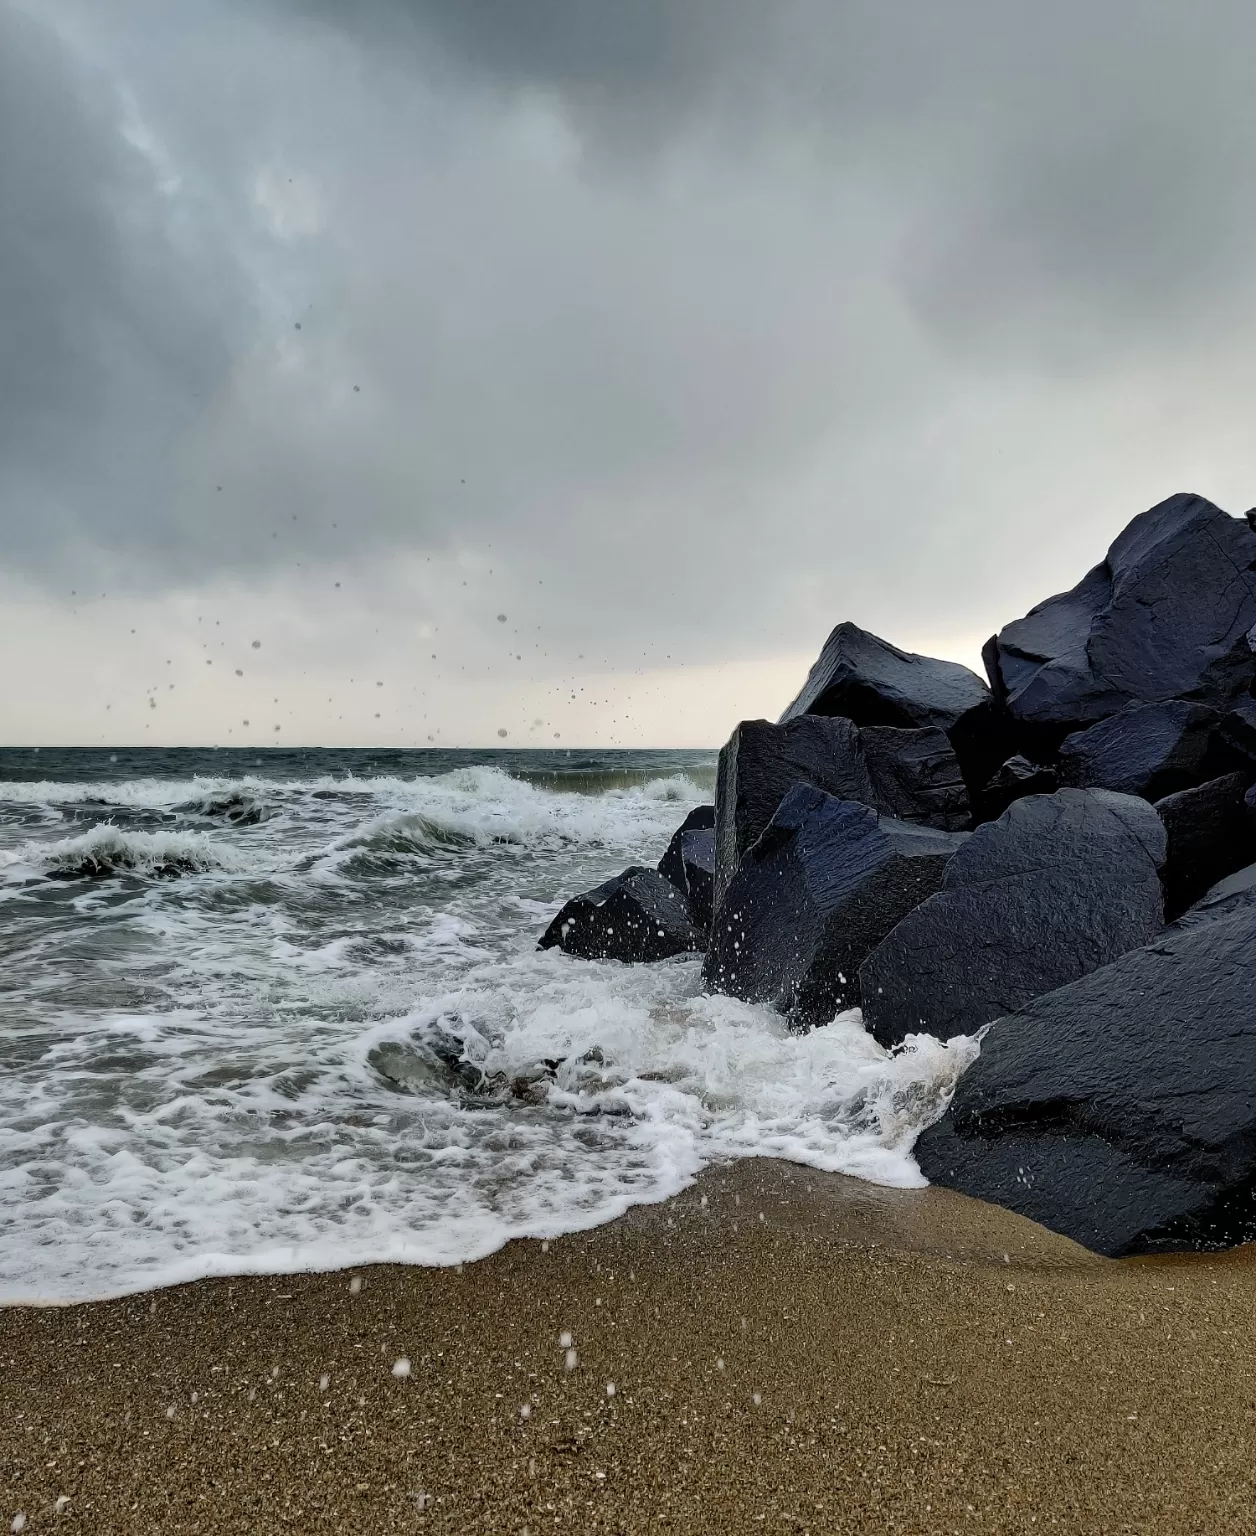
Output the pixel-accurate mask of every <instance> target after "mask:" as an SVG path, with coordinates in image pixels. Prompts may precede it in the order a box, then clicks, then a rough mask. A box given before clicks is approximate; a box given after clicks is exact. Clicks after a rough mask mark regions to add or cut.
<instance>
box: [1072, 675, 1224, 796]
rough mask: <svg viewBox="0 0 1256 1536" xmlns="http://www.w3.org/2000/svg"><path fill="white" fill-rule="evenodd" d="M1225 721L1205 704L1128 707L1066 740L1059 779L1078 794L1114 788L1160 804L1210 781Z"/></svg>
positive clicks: (1177, 702) (1174, 701)
mask: <svg viewBox="0 0 1256 1536" xmlns="http://www.w3.org/2000/svg"><path fill="white" fill-rule="evenodd" d="M1220 719H1221V716H1220V715H1219V714H1218V712H1217V711H1216V710H1215V709H1209V708H1208V707H1207V705H1205V704H1192V703H1191V702H1190V701H1189V700H1186V699H1170V700H1169V701H1168V702H1167V703H1165V704H1127V705H1126V706H1125V708H1124V709H1121V710H1118V711H1117V713H1116V714H1115V715H1110V716H1109V717H1108V718H1107V719H1106V720H1101V721H1100V722H1099V723H1098V724H1097V725H1092V726H1089V727H1088V728H1087V729H1086V730H1084V731H1075V732H1074V733H1073V734H1072V735H1071V736H1066V737H1065V739H1064V741H1063V743H1062V744H1061V746H1060V778H1061V780H1062V781H1063V782H1064V783H1065V784H1067V785H1071V786H1072V787H1073V788H1075V789H1114V790H1116V791H1117V792H1118V793H1120V794H1123V795H1141V796H1142V797H1143V799H1144V800H1160V799H1163V797H1164V796H1165V795H1172V794H1176V793H1177V791H1178V790H1181V789H1189V788H1190V787H1191V786H1192V785H1194V784H1198V783H1199V782H1200V780H1201V779H1204V778H1207V777H1209V774H1208V767H1209V759H1210V758H1212V757H1215V751H1214V747H1213V741H1214V733H1215V731H1216V727H1217V724H1218V722H1219V720H1220Z"/></svg>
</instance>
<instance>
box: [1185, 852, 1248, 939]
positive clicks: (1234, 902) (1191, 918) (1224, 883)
mask: <svg viewBox="0 0 1256 1536" xmlns="http://www.w3.org/2000/svg"><path fill="white" fill-rule="evenodd" d="M1244 907H1256V864H1247V865H1245V866H1244V867H1243V868H1242V869H1237V870H1235V872H1234V873H1233V874H1232V875H1227V876H1226V877H1225V879H1224V880H1218V881H1217V883H1216V885H1214V886H1213V887H1212V889H1211V890H1210V891H1208V892H1206V894H1205V895H1203V896H1201V897H1200V899H1199V900H1198V901H1197V902H1196V903H1195V905H1194V906H1193V907H1191V908H1189V909H1188V910H1187V911H1185V912H1183V913H1182V915H1181V917H1179V918H1178V920H1177V921H1176V922H1175V923H1174V925H1173V927H1174V930H1177V929H1181V928H1193V927H1194V926H1195V924H1196V923H1209V922H1211V921H1212V920H1213V919H1214V918H1217V917H1228V916H1229V915H1230V913H1231V912H1238V911H1240V910H1241V909H1242V908H1244Z"/></svg>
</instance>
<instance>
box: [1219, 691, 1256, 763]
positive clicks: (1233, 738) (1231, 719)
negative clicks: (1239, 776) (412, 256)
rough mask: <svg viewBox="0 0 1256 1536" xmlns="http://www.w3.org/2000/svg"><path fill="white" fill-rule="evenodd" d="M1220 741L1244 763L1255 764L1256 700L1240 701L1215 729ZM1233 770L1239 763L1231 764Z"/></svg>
mask: <svg viewBox="0 0 1256 1536" xmlns="http://www.w3.org/2000/svg"><path fill="white" fill-rule="evenodd" d="M1217 735H1218V737H1219V738H1220V740H1221V741H1222V742H1223V743H1224V744H1225V746H1227V747H1228V748H1229V749H1230V751H1231V752H1233V753H1234V754H1235V756H1236V758H1240V759H1242V761H1243V762H1245V763H1252V764H1256V699H1240V700H1239V701H1238V703H1237V704H1235V706H1234V708H1233V709H1232V710H1231V711H1230V713H1229V714H1228V715H1225V716H1223V717H1222V720H1221V724H1220V725H1219V726H1218V728H1217ZM1233 766H1234V767H1235V768H1237V767H1239V763H1238V762H1235V763H1234V764H1233Z"/></svg>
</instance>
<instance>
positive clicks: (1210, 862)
mask: <svg viewBox="0 0 1256 1536" xmlns="http://www.w3.org/2000/svg"><path fill="white" fill-rule="evenodd" d="M1250 779H1251V775H1250V774H1246V773H1227V774H1225V775H1223V776H1222V777H1221V778H1218V779H1211V780H1210V781H1209V782H1208V783H1207V784H1200V785H1199V786H1198V787H1197V788H1195V789H1184V790H1182V791H1180V793H1178V794H1176V795H1166V796H1165V798H1164V799H1163V800H1157V801H1156V810H1157V811H1158V812H1159V814H1160V819H1161V821H1163V822H1164V826H1165V831H1166V832H1167V834H1168V855H1167V857H1166V859H1165V864H1164V874H1163V879H1164V902H1165V910H1166V913H1167V914H1168V916H1169V917H1171V918H1172V917H1176V916H1177V914H1178V913H1179V912H1182V911H1184V910H1185V909H1186V908H1187V907H1189V906H1190V905H1191V903H1192V902H1193V901H1198V900H1199V899H1200V897H1201V896H1203V895H1204V893H1205V892H1206V891H1207V890H1208V888H1209V886H1212V885H1215V884H1216V883H1217V881H1218V880H1220V879H1222V878H1224V876H1226V875H1231V874H1233V873H1234V871H1235V870H1237V869H1242V867H1243V866H1244V865H1245V864H1250V863H1251V862H1252V860H1253V859H1256V828H1254V827H1253V824H1252V815H1251V811H1250V810H1249V809H1248V806H1247V802H1246V791H1247V786H1248V784H1249V782H1250Z"/></svg>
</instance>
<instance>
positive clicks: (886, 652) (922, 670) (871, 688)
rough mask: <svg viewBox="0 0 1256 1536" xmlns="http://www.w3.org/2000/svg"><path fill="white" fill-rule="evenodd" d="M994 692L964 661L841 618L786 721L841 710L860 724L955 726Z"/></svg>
mask: <svg viewBox="0 0 1256 1536" xmlns="http://www.w3.org/2000/svg"><path fill="white" fill-rule="evenodd" d="M989 697H990V693H989V690H988V689H987V687H986V685H985V683H984V682H982V680H981V678H979V677H978V676H977V674H976V673H975V672H970V671H969V670H968V668H967V667H961V666H960V665H959V663H958V662H954V661H937V660H935V659H934V658H933V657H932V656H917V655H915V654H914V653H913V652H911V651H900V650H899V649H898V647H897V646H896V645H890V644H889V643H888V642H887V641H885V640H881V639H879V638H878V637H877V636H876V635H873V634H869V633H868V631H867V630H866V629H860V628H859V626H858V625H857V624H839V625H838V626H837V628H836V629H835V630H834V631H833V633H832V634H831V635H830V636H829V638H828V639H827V640H826V641H825V642H824V649H823V650H822V651H821V652H820V658H819V660H818V661H817V662H816V664H815V666H813V667H812V669H811V671H810V673H808V675H807V681H806V683H805V684H804V685H803V689H802V692H801V693H800V694H799V695H798V697H797V698H796V699H795V700H794V702H793V703H792V704H791V705H790V706H789V708H788V709H787V710H786V711H785V713H784V714H783V715H782V716H781V723H782V724H784V722H785V721H786V720H795V719H797V718H798V717H799V716H800V715H841V716H843V717H844V718H845V719H847V720H852V721H854V723H855V724H856V725H896V726H901V727H907V728H917V729H918V728H920V727H922V726H936V727H939V728H940V729H942V730H944V731H949V730H950V728H951V727H952V726H953V725H954V724H955V722H956V721H957V720H958V719H959V718H960V716H961V715H963V714H964V713H965V712H966V711H968V710H970V709H973V708H975V707H976V706H977V705H979V704H983V703H985V702H986V701H987V700H988V699H989Z"/></svg>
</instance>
